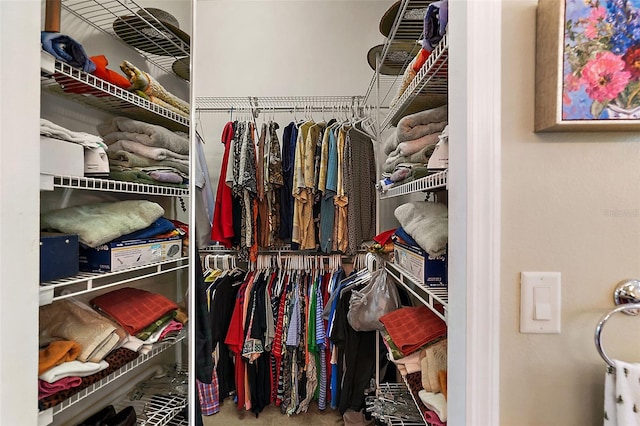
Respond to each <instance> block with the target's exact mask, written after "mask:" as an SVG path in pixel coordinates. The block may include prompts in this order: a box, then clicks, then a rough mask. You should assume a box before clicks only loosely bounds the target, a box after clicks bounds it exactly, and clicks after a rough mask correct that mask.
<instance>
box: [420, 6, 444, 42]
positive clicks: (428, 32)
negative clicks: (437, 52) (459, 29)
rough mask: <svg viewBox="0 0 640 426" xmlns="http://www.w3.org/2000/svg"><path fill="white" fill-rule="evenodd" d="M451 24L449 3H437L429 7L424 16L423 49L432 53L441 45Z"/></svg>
mask: <svg viewBox="0 0 640 426" xmlns="http://www.w3.org/2000/svg"><path fill="white" fill-rule="evenodd" d="M448 22H449V3H448V1H447V0H442V1H435V2H433V3H431V4H430V5H429V6H428V7H427V13H425V15H424V24H423V27H422V28H423V33H422V34H423V36H424V38H423V39H422V48H423V49H425V50H428V51H432V50H433V49H435V47H436V46H437V45H438V43H440V40H442V37H443V36H444V34H445V32H446V31H447V24H448Z"/></svg>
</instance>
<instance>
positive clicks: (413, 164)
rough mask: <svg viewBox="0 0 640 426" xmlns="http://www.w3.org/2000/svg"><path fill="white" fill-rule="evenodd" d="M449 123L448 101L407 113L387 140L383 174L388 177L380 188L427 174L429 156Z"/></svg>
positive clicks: (386, 187)
mask: <svg viewBox="0 0 640 426" xmlns="http://www.w3.org/2000/svg"><path fill="white" fill-rule="evenodd" d="M447 124H448V107H447V105H443V106H440V107H437V108H433V109H428V110H425V111H421V112H417V113H415V114H410V115H407V116H405V117H403V118H402V119H401V120H400V121H399V122H398V126H397V127H396V129H395V130H394V132H393V133H392V134H391V135H390V136H389V138H387V140H386V141H385V142H384V146H383V149H384V153H385V155H387V158H386V160H385V162H384V164H383V165H382V176H383V178H385V179H384V180H383V181H382V182H380V184H379V185H378V189H379V190H383V189H388V188H389V187H391V186H393V185H394V184H396V183H399V182H407V181H409V180H413V179H418V178H420V177H423V176H426V175H427V174H428V172H427V163H428V162H429V158H430V157H431V154H433V151H434V150H435V147H436V144H437V143H438V142H439V141H440V139H441V137H442V133H443V131H445V129H446V127H447Z"/></svg>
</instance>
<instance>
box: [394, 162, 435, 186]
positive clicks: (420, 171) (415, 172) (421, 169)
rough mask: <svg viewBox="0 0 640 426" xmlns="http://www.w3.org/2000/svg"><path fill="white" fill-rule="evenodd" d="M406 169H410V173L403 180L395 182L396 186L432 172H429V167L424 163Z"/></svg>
mask: <svg viewBox="0 0 640 426" xmlns="http://www.w3.org/2000/svg"><path fill="white" fill-rule="evenodd" d="M401 170H402V169H401ZM404 170H409V174H408V175H406V176H405V177H404V179H403V180H400V181H398V182H395V183H394V186H397V185H404V184H405V183H409V182H411V181H414V180H417V179H420V178H423V177H425V176H428V175H429V174H431V172H429V169H427V168H426V167H425V166H423V165H422V164H420V165H419V166H418V167H414V168H413V169H404Z"/></svg>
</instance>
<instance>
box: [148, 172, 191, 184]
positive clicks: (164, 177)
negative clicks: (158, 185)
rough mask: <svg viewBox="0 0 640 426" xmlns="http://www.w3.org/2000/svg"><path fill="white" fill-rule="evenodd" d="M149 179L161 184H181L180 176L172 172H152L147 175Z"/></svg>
mask: <svg viewBox="0 0 640 426" xmlns="http://www.w3.org/2000/svg"><path fill="white" fill-rule="evenodd" d="M149 177H150V178H151V179H153V180H156V181H158V182H163V183H182V182H183V181H184V180H183V179H182V176H180V175H179V174H178V173H174V172H160V171H153V172H150V173H149Z"/></svg>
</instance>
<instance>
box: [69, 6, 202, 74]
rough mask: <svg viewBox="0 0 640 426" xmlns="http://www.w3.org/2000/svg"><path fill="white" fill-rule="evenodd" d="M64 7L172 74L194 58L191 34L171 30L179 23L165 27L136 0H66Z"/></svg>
mask: <svg viewBox="0 0 640 426" xmlns="http://www.w3.org/2000/svg"><path fill="white" fill-rule="evenodd" d="M62 8H63V9H64V10H65V11H67V12H69V13H71V14H73V15H75V16H76V17H77V18H79V19H81V20H82V21H84V22H85V23H87V24H88V25H90V26H91V27H93V28H95V29H96V30H99V31H101V32H103V33H105V34H107V35H109V36H110V37H113V38H114V39H116V40H117V41H118V42H119V43H122V44H123V45H125V46H127V47H130V48H131V49H133V50H135V51H136V52H137V53H138V54H139V55H141V56H143V57H144V58H145V59H146V60H147V61H149V62H150V63H152V64H154V65H155V66H157V67H158V68H160V69H161V70H163V71H165V72H166V73H168V74H171V75H173V74H174V70H173V68H174V64H175V63H176V61H178V60H180V59H184V58H187V59H188V58H189V56H190V53H191V52H190V43H189V42H190V37H189V36H188V35H187V34H185V33H184V32H183V31H176V30H175V28H170V25H174V27H175V23H174V24H169V25H165V23H163V22H161V21H160V20H158V19H157V17H155V16H153V15H152V14H150V13H145V12H144V10H143V9H142V8H141V7H140V6H138V5H137V4H136V2H135V1H133V0H62ZM164 22H169V21H168V20H164ZM178 30H179V22H178ZM178 34H179V35H181V36H182V37H180V36H178Z"/></svg>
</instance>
